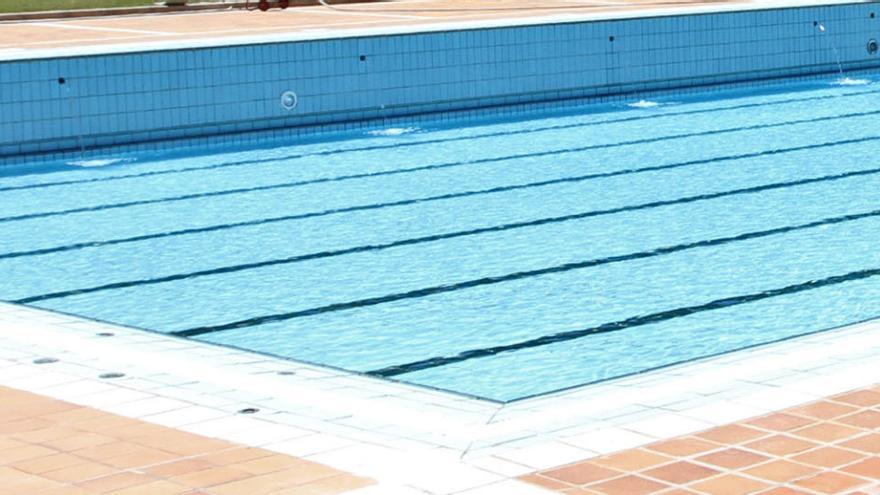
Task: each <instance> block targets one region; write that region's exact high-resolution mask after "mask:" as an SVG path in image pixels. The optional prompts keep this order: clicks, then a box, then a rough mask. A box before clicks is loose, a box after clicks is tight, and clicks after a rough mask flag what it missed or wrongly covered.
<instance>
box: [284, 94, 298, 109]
mask: <svg viewBox="0 0 880 495" xmlns="http://www.w3.org/2000/svg"><path fill="white" fill-rule="evenodd" d="M298 104H299V97H298V96H296V93H294V92H293V91H285V92H284V93H282V94H281V108H283V109H285V110H293V109H294V108H296V106H297V105H298Z"/></svg>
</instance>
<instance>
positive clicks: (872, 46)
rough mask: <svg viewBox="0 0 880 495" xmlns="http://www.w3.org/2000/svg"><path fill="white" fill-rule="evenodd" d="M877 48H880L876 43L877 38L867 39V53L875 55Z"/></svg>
mask: <svg viewBox="0 0 880 495" xmlns="http://www.w3.org/2000/svg"><path fill="white" fill-rule="evenodd" d="M878 49H880V45H878V44H877V40H870V41H868V53H870V54H871V55H876V54H877V50H878Z"/></svg>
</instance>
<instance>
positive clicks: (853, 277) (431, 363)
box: [366, 268, 880, 378]
mask: <svg viewBox="0 0 880 495" xmlns="http://www.w3.org/2000/svg"><path fill="white" fill-rule="evenodd" d="M877 275H880V268H873V269H867V270H859V271H855V272H850V273H847V274H844V275H835V276H833V277H828V278H823V279H820V280H810V281H808V282H803V283H799V284H794V285H789V286H786V287H782V288H778V289H771V290H768V291H764V292H758V293H754V294H746V295H741V296H733V297H726V298H723V299H716V300H714V301H711V302H708V303H705V304H698V305H694V306H685V307H681V308H677V309H672V310H668V311H660V312H657V313H651V314H648V315H642V316H634V317H632V318H627V319H625V320H619V321H615V322H611V323H605V324H602V325H599V326H595V327H589V328H584V329H581V330H572V331H568V332H560V333H556V334H553V335H545V336H543V337H538V338H535V339H530V340H525V341H521V342H517V343H515V344H507V345H499V346H495V347H486V348H482V349H471V350H468V351H464V352H460V353H458V354H456V355H454V356H439V357H433V358H430V359H423V360H420V361H413V362H410V363H406V364H399V365H395V366H389V367H386V368H381V369H377V370H372V371H367V372H366V374H368V375H372V376H379V377H384V378H388V377H392V376H398V375H403V374H406V373H412V372H414V371H420V370H425V369H430V368H439V367H441V366H448V365H450V364H455V363H460V362H462V361H468V360H471V359H479V358H484V357H490V356H495V355H498V354H500V353H503V352H515V351H520V350H523V349H531V348H535V347H542V346H546V345H551V344H556V343H559V342H566V341H570V340H577V339H581V338H584V337H588V336H590V335H597V334H602V333H609V332H618V331H621V330H627V329H630V328H635V327H639V326H643V325H650V324H652V323H661V322H664V321H668V320H672V319H675V318H682V317H685V316H690V315H693V314H697V313H703V312H707V311H714V310H718V309H724V308H731V307H735V306H740V305H743V304H748V303H752V302H756V301H761V300H764V299H770V298H774V297H779V296H786V295H790V294H797V293H799V292H807V291H810V290H813V289H820V288H822V287H829V286H832V285H839V284H843V283H847V282H853V281H857V280H864V279H868V278H872V277H876V276H877Z"/></svg>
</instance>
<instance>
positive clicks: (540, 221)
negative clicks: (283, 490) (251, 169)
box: [0, 136, 880, 262]
mask: <svg viewBox="0 0 880 495" xmlns="http://www.w3.org/2000/svg"><path fill="white" fill-rule="evenodd" d="M877 140H880V136H869V137H864V138H856V139H846V140H843V141H832V142H827V143H818V144H809V145H805V146H796V147H792V148H780V149H775V150H767V151H758V152H755V153H745V154H741V155H728V156H721V157H715V158H706V159H702V160H692V161H687V162H680V163H671V164H667V165H652V166H649V167H641V168H632V169H623V170H617V171H614V172H603V173H596V174H591V175H586V176H579V177H571V178H565V179H555V180H558V181H561V182H574V181H575V180H577V181H581V180H588V179H597V178H607V177H615V176H621V175H630V174H638V173H645V172H656V171H659V170H669V169H675V168H681V167H688V166H694V165H704V164H709V163H717V162H723V161H732V160H743V159H749V158H758V157H763V156H771V155H779V154H784V153H792V152H797V151H805V150H811V149H818V148H826V147H834V146H846V145H850V144H859V143H865V142H870V141H877ZM537 184H539V185H546V184H543V183H537ZM526 186H528V185H522V186H516V187H520V188H525V187H526ZM511 187H513V186H511ZM530 187H537V186H535V185H531V186H530ZM495 192H497V191H495ZM484 194H485V193H484ZM580 215H582V213H578V214H572V215H564V216H560V217H549V218H542V219H537V220H530V221H525V222H515V223H509V224H503V225H498V226H493V227H483V228H478V229H472V230H464V231H458V232H451V233H448V234H436V235H430V236H425V237H417V238H414V239H406V240H402V241H396V242H392V243H388V244H376V245H368V246H362V247H355V248H349V249H342V250H338V251H325V252H323V253H315V254H314V255H302V256H304V257H303V258H302V259H303V260H304V259H314V258H322V257H329V256H339V255H343V254H351V253H357V252H361V251H371V250H378V249H386V248H391V247H397V246H405V245H408V244H417V243H420V242H430V241H436V240H441V239H451V238H454V237H462V236H468V235H477V234H483V233H487V232H499V231H503V230H509V229H515V228H521V227H531V226H537V225H544V224H548V223H557V222H565V221H568V220H574V219H577V218H582V217H581V216H580ZM299 218H301V216H300V215H285V216H280V217H272V218H262V219H259V220H251V221H246V222H237V223H229V224H219V225H211V226H207V227H200V228H192V229H183V230H174V231H169V232H159V233H156V234H145V235H140V236H134V237H125V238H121V239H111V240H106V241H93V242H80V243H75V244H67V245H63V246H55V247H50V248H42V249H34V250H29V251H13V252H8V253H2V254H0V260H2V259H8V258H20V257H25V256H40V255H45V254H52V253H58V252H64V251H72V250H78V249H85V248H91V247H102V246H110V245H116V244H124V243H130V242H140V241H147V240H153V239H161V238H165V237H174V236H180V235H192V234H201V233H208V232H215V231H219V230H225V229H233V228H239V227H250V226H257V225H264V224H269V223H276V222H286V221H293V220H297V219H299ZM298 258H299V257H292V258H286V259H289V260H290V262H295V261H302V260H301V259H298Z"/></svg>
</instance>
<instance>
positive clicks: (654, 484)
mask: <svg viewBox="0 0 880 495" xmlns="http://www.w3.org/2000/svg"><path fill="white" fill-rule="evenodd" d="M520 479H522V480H523V481H526V482H529V483H532V484H536V485H539V486H543V487H545V488H549V489H551V490H554V491H557V492H560V493H566V494H570V495H575V494H578V495H586V494H592V495H596V494H604V495H640V494H663V495H676V494H705V495H746V494H761V495H820V494H821V495H826V494H848V495H857V494H880V386H878V387H874V388H870V389H864V390H858V391H855V392H850V393H846V394H842V395H837V396H834V397H830V398H828V399H826V400H823V401H819V402H816V403H812V404H807V405H803V406H799V407H795V408H792V409H788V410H785V411H781V412H778V413H774V414H771V415H768V416H763V417H760V418H753V419H751V420H747V421H743V422H740V423H737V424H733V425H727V426H722V427H718V428H714V429H711V430H708V431H703V432H701V433H697V434H695V435H689V436H685V437H681V438H676V439H672V440H667V441H663V442H660V443H656V444H653V445H648V446H645V447H642V448H638V449H634V450H626V451H623V452H618V453H615V454H611V455H607V456H603V457H598V458H595V459H590V460H586V461H583V462H579V463H575V464H571V465H568V466H562V467H559V468H555V469H550V470H545V471H541V472H538V473H534V474H530V475H528V476H523V477H521V478H520Z"/></svg>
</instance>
